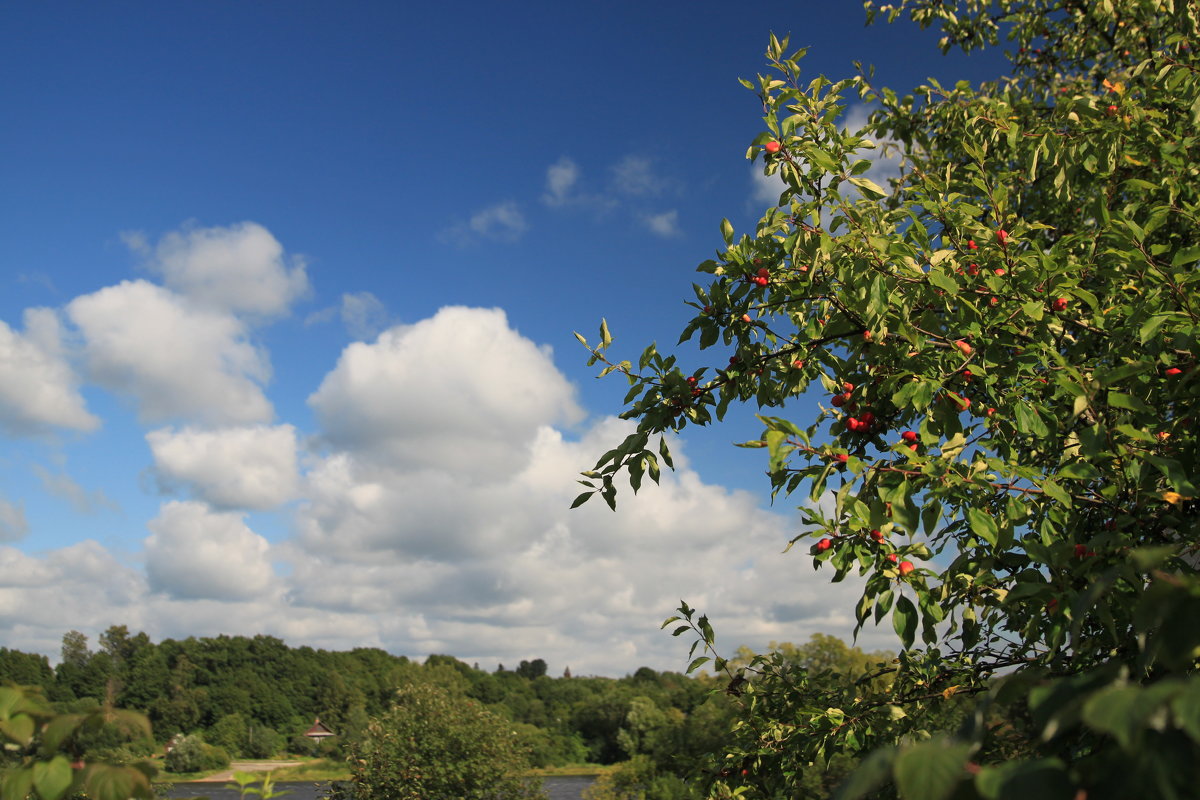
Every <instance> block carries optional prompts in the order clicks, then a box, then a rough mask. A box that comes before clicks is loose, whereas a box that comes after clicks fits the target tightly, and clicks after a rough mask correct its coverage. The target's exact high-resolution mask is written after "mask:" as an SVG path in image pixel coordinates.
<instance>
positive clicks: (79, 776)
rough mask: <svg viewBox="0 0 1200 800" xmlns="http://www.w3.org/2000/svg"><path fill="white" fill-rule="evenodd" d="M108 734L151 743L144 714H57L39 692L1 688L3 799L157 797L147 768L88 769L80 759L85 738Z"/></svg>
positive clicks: (93, 765)
mask: <svg viewBox="0 0 1200 800" xmlns="http://www.w3.org/2000/svg"><path fill="white" fill-rule="evenodd" d="M104 728H109V729H120V730H122V731H124V732H125V733H126V734H127V736H132V737H139V736H140V737H148V736H149V735H150V727H149V723H148V722H147V721H146V718H145V717H143V716H142V715H140V714H132V713H130V712H127V711H117V710H115V709H112V708H109V707H97V708H95V709H93V710H92V711H90V712H88V713H81V714H59V713H56V712H54V711H53V710H52V709H51V708H50V706H49V705H48V704H47V703H46V701H45V700H44V699H43V698H42V697H41V695H40V694H39V693H38V692H37V691H36V690H34V689H29V688H20V687H16V686H3V687H0V797H3V798H5V800H61V798H65V797H68V796H71V795H74V794H80V793H83V794H86V795H87V796H89V797H91V798H93V800H130V799H131V798H146V799H147V800H149V798H153V797H154V793H153V791H152V790H151V788H150V778H151V777H153V775H154V771H155V770H154V767H153V766H151V765H150V764H149V763H146V762H137V763H121V764H112V763H104V762H101V761H89V762H88V763H84V762H82V761H79V760H77V756H76V755H74V754H76V753H77V752H78V751H79V750H80V749H81V748H82V745H81V744H80V743H79V739H80V738H81V737H84V736H87V735H89V734H94V733H95V731H97V730H100V729H104Z"/></svg>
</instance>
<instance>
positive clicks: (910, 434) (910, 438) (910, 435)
mask: <svg viewBox="0 0 1200 800" xmlns="http://www.w3.org/2000/svg"><path fill="white" fill-rule="evenodd" d="M900 438H901V439H903V440H904V441H906V442H915V441H916V440H917V432H916V431H905V432H904V433H902V434H900Z"/></svg>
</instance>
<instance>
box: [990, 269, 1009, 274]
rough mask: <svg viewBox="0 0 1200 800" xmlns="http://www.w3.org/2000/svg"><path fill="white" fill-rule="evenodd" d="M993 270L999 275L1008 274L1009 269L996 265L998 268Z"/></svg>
mask: <svg viewBox="0 0 1200 800" xmlns="http://www.w3.org/2000/svg"><path fill="white" fill-rule="evenodd" d="M993 272H995V273H996V274H997V275H1007V274H1008V270H1006V269H1005V268H1004V267H996V269H995V270H993Z"/></svg>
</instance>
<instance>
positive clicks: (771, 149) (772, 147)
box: [763, 141, 780, 155]
mask: <svg viewBox="0 0 1200 800" xmlns="http://www.w3.org/2000/svg"><path fill="white" fill-rule="evenodd" d="M779 148H780V144H779V142H776V141H770V142H767V143H766V144H764V145H763V150H766V151H767V152H768V153H770V154H771V155H775V154H776V153H778V152H779Z"/></svg>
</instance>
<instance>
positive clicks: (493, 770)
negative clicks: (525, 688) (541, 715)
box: [350, 684, 542, 800]
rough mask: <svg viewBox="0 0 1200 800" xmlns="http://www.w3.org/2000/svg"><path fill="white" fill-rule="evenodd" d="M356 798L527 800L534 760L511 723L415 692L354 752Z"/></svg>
mask: <svg viewBox="0 0 1200 800" xmlns="http://www.w3.org/2000/svg"><path fill="white" fill-rule="evenodd" d="M350 762H351V765H352V769H353V784H354V793H355V796H357V797H361V798H371V800H525V799H526V798H530V799H532V798H539V797H542V794H541V792H540V790H539V788H538V787H537V786H536V785H534V784H533V783H531V781H530V780H528V779H527V778H526V777H525V773H526V771H527V770H528V769H529V767H530V763H529V752H528V749H527V748H526V746H525V744H524V742H523V741H522V740H521V738H520V737H519V735H518V734H517V733H516V732H515V731H514V730H513V726H512V724H511V723H510V722H508V721H507V720H505V719H503V718H502V717H499V716H497V715H496V714H493V713H492V712H490V711H488V710H487V709H486V708H484V707H483V706H481V705H480V704H479V703H478V702H476V701H474V700H469V699H467V698H466V697H463V696H461V695H451V694H449V693H447V692H446V691H445V690H443V689H440V688H438V687H436V686H431V685H425V684H415V685H413V686H410V687H407V688H404V689H401V690H400V691H399V692H397V694H396V703H395V705H394V706H393V707H392V709H391V710H390V711H388V712H386V713H384V714H383V715H381V716H380V717H378V718H376V719H373V720H372V721H371V723H370V724H369V725H368V726H367V730H366V733H365V735H364V736H363V738H362V740H361V741H359V742H357V743H355V744H354V745H352V747H351V757H350Z"/></svg>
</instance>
